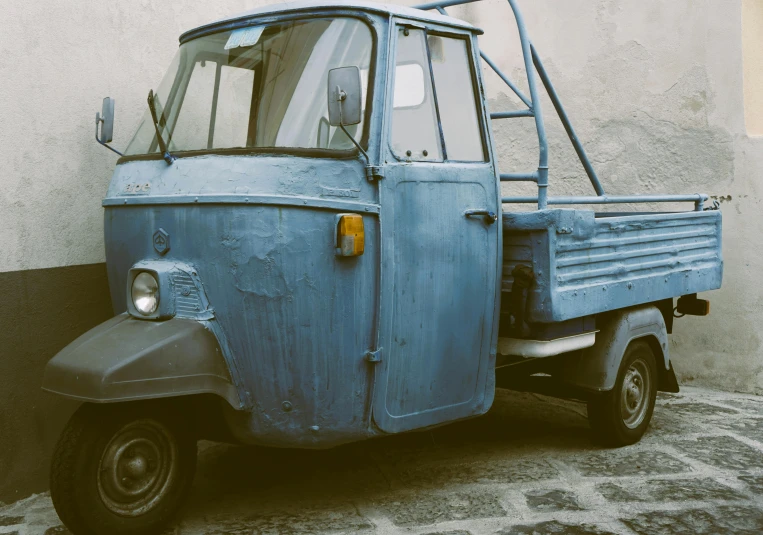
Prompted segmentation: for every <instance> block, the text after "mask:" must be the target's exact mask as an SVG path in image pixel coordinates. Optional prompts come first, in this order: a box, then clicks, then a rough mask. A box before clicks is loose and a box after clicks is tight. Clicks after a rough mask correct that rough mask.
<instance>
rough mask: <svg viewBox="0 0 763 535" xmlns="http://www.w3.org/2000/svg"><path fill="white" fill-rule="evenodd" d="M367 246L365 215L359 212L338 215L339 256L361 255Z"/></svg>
mask: <svg viewBox="0 0 763 535" xmlns="http://www.w3.org/2000/svg"><path fill="white" fill-rule="evenodd" d="M365 246H366V233H365V230H364V228H363V216H361V215H359V214H339V215H337V216H336V254H337V256H360V255H362V254H363V251H364V249H365Z"/></svg>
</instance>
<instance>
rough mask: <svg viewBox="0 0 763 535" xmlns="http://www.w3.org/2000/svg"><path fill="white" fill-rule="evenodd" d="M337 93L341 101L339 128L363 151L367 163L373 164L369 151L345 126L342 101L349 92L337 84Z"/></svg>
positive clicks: (338, 99)
mask: <svg viewBox="0 0 763 535" xmlns="http://www.w3.org/2000/svg"><path fill="white" fill-rule="evenodd" d="M336 95H337V98H336V99H337V101H338V102H339V128H341V129H342V132H344V134H345V135H346V136H347V137H348V138H350V141H352V143H353V145H355V146H356V147H358V150H359V151H360V152H361V153H363V156H364V157H365V158H366V165H370V164H371V160H370V159H369V158H368V153H367V152H366V151H364V150H363V147H361V146H360V143H358V142H357V141H355V138H354V137H353V136H351V135H350V133H349V132H348V131H347V129H346V128H345V127H344V119H343V118H342V107H343V106H342V103H343V102H344V101H345V99H346V98H347V93H345V92H344V91H342V88H341V87H339V86H337V88H336Z"/></svg>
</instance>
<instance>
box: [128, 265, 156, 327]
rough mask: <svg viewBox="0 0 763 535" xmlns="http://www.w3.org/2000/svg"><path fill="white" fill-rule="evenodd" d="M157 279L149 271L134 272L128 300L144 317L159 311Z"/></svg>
mask: <svg viewBox="0 0 763 535" xmlns="http://www.w3.org/2000/svg"><path fill="white" fill-rule="evenodd" d="M159 294H160V292H159V279H158V277H157V275H156V274H155V273H152V272H151V271H140V272H138V273H136V274H135V277H133V279H132V283H131V285H130V300H131V301H132V306H133V307H134V308H135V310H136V312H138V314H140V315H141V316H144V317H152V316H155V315H156V314H157V312H158V311H159V299H160V296H159Z"/></svg>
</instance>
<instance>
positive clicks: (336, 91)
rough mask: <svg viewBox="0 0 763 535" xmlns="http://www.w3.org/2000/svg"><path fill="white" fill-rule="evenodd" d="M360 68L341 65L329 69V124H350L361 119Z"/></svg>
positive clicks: (356, 122)
mask: <svg viewBox="0 0 763 535" xmlns="http://www.w3.org/2000/svg"><path fill="white" fill-rule="evenodd" d="M361 95H362V89H361V86H360V69H358V68H357V67H354V66H353V67H339V68H338V69H331V70H330V71H329V80H328V104H329V124H331V126H340V125H343V126H349V125H353V124H358V123H360V119H361V109H360V108H361Z"/></svg>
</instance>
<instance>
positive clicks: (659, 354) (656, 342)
mask: <svg viewBox="0 0 763 535" xmlns="http://www.w3.org/2000/svg"><path fill="white" fill-rule="evenodd" d="M597 327H598V328H599V332H598V333H597V335H596V343H595V344H594V345H593V346H592V347H590V348H588V349H584V350H583V351H581V352H579V353H578V354H577V356H576V357H575V358H570V359H566V360H565V361H564V363H563V365H562V368H563V369H562V373H561V374H559V376H560V377H561V378H563V381H564V382H565V383H567V384H569V385H570V386H574V387H578V388H583V389H585V390H588V391H593V392H607V391H610V390H612V388H614V386H615V382H616V381H617V374H618V371H619V369H620V364H621V362H622V358H623V355H624V354H625V350H626V349H627V348H628V346H629V345H630V344H631V343H632V342H633V341H636V340H640V339H644V340H645V341H646V342H647V343H648V344H649V346H650V347H651V348H652V350H653V351H654V354H655V357H656V361H657V362H655V364H656V365H657V369H658V374H659V376H658V378H657V388H658V390H663V391H668V392H677V391H678V390H677V389H678V384H677V381H676V380H675V373H674V372H673V368H672V365H671V364H670V353H669V348H668V333H667V327H666V325H665V318H664V317H663V314H662V312H661V311H660V309H659V308H658V307H657V306H656V305H654V304H648V305H642V306H638V307H632V308H626V309H621V310H616V311H613V312H609V313H606V314H602V315H600V316H598V317H597Z"/></svg>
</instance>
